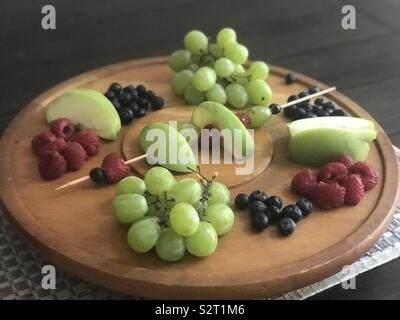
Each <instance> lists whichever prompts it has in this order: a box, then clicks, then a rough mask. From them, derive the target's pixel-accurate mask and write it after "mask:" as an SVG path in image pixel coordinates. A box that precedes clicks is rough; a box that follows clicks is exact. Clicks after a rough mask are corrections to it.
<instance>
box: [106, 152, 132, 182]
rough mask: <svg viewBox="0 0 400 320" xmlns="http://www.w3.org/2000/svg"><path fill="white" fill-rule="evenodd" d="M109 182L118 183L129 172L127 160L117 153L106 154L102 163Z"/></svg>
mask: <svg viewBox="0 0 400 320" xmlns="http://www.w3.org/2000/svg"><path fill="white" fill-rule="evenodd" d="M101 169H103V171H104V174H105V176H106V181H107V182H108V183H116V182H118V181H120V180H121V179H123V178H125V177H126V176H127V175H128V173H129V167H128V165H127V164H125V160H124V159H123V158H122V157H121V156H120V155H119V154H116V153H110V154H108V155H106V157H105V158H104V160H103V163H102V164H101Z"/></svg>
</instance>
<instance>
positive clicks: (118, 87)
mask: <svg viewBox="0 0 400 320" xmlns="http://www.w3.org/2000/svg"><path fill="white" fill-rule="evenodd" d="M108 90H111V91H113V92H114V93H115V95H117V96H118V95H119V94H120V93H121V90H122V87H121V85H120V84H119V83H118V82H113V83H111V85H110V86H109V87H108Z"/></svg>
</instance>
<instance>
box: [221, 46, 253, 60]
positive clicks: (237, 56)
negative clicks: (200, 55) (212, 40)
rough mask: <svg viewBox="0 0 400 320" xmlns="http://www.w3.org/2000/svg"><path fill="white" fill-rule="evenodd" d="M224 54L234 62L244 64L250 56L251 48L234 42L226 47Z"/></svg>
mask: <svg viewBox="0 0 400 320" xmlns="http://www.w3.org/2000/svg"><path fill="white" fill-rule="evenodd" d="M224 55H225V57H227V58H229V59H231V60H232V61H233V62H234V63H238V64H244V63H245V62H246V61H247V58H248V57H249V50H247V48H246V47H245V46H244V45H242V44H239V43H232V44H230V45H229V46H227V47H226V48H225V51H224Z"/></svg>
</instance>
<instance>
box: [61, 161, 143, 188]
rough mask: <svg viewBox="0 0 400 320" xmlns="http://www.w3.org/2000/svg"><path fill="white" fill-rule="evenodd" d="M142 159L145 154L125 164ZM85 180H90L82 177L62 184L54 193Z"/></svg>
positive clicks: (87, 177)
mask: <svg viewBox="0 0 400 320" xmlns="http://www.w3.org/2000/svg"><path fill="white" fill-rule="evenodd" d="M144 158H146V154H142V155H141V156H138V157H135V158H132V159H129V160H126V161H125V164H131V163H133V162H136V161H139V160H142V159H144ZM87 180H90V177H89V176H85V177H82V178H79V179H76V180H73V181H70V182H68V183H66V184H63V185H62V186H59V187H57V188H56V191H57V190H61V189H64V188H68V187H71V186H74V185H76V184H78V183H81V182H84V181H87Z"/></svg>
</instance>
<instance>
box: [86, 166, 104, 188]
mask: <svg viewBox="0 0 400 320" xmlns="http://www.w3.org/2000/svg"><path fill="white" fill-rule="evenodd" d="M89 177H90V179H92V181H93V182H94V183H98V184H101V183H104V181H105V175H104V171H103V170H102V169H101V168H93V169H92V170H90V173H89Z"/></svg>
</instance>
